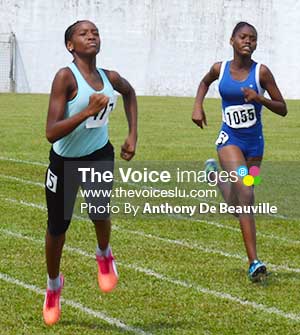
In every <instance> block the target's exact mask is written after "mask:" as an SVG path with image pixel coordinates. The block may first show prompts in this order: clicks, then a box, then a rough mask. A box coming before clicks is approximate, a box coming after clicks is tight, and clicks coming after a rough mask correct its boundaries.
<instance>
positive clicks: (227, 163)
mask: <svg viewBox="0 0 300 335" xmlns="http://www.w3.org/2000/svg"><path fill="white" fill-rule="evenodd" d="M218 156H219V160H220V164H221V166H222V168H223V169H224V170H226V171H228V172H230V171H236V169H237V168H238V167H239V166H240V165H247V161H246V159H245V157H244V154H243V153H242V151H241V149H240V148H239V147H238V146H235V145H228V146H224V147H222V148H221V149H219V150H218ZM258 162H260V161H259V160H256V164H257V163H258ZM225 192H227V193H225V197H227V200H228V201H229V202H230V203H235V204H236V205H239V206H252V205H253V204H254V190H253V187H248V186H245V185H244V184H243V182H242V180H240V179H239V180H238V181H237V182H235V183H232V184H231V188H230V190H229V189H226V190H225ZM238 217H239V222H240V227H241V231H242V235H243V240H244V244H245V247H246V252H247V256H248V259H249V263H251V262H252V261H253V260H255V259H257V253H256V228H255V220H254V216H253V214H251V213H250V214H248V213H242V214H239V216H238Z"/></svg>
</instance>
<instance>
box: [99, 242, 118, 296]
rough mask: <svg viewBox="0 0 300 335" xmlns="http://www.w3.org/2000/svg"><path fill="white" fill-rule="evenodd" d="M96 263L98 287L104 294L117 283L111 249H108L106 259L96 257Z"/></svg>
mask: <svg viewBox="0 0 300 335" xmlns="http://www.w3.org/2000/svg"><path fill="white" fill-rule="evenodd" d="M96 261H97V263H98V284H99V287H100V289H101V291H103V292H105V293H107V292H110V291H112V290H113V289H114V288H115V287H116V286H117V283H118V273H117V267H116V263H115V260H114V257H113V255H112V252H111V249H109V255H108V256H107V257H105V256H98V255H96Z"/></svg>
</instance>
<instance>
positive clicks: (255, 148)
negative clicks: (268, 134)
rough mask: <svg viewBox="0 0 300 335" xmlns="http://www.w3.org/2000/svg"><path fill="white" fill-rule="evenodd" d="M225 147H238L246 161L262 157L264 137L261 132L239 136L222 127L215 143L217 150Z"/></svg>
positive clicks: (239, 134)
mask: <svg viewBox="0 0 300 335" xmlns="http://www.w3.org/2000/svg"><path fill="white" fill-rule="evenodd" d="M226 145H236V146H237V147H239V148H240V149H241V151H242V153H243V154H244V156H245V158H246V159H247V158H251V157H262V156H263V154H264V137H263V133H262V132H258V133H257V132H255V133H254V134H251V133H248V134H241V133H237V132H236V131H235V130H231V129H230V128H229V127H228V126H226V125H225V126H224V125H223V126H222V128H221V130H220V133H219V136H218V138H217V141H216V146H217V150H220V149H221V148H223V147H225V146H226Z"/></svg>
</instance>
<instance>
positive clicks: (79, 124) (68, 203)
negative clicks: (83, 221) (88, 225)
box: [43, 21, 137, 325]
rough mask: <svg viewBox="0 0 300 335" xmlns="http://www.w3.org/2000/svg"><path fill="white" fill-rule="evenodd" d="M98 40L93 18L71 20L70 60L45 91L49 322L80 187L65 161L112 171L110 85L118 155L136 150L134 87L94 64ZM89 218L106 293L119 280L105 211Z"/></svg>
mask: <svg viewBox="0 0 300 335" xmlns="http://www.w3.org/2000/svg"><path fill="white" fill-rule="evenodd" d="M100 44H101V41H100V36H99V32H98V29H97V27H96V26H95V25H94V24H93V23H92V22H90V21H77V22H75V23H74V24H72V25H71V26H70V27H69V28H68V29H67V30H66V32H65V45H66V47H67V49H68V51H69V52H70V53H71V54H72V56H73V58H74V59H73V62H72V63H71V64H70V65H69V66H67V67H65V68H62V69H61V70H59V71H58V72H57V74H56V76H55V78H54V81H53V84H52V89H51V94H50V102H49V109H48V118H47V127H46V136H47V139H48V140H49V142H51V143H53V145H52V148H51V151H50V165H49V167H48V169H47V173H46V183H45V184H46V185H45V186H46V188H45V189H46V199H47V207H48V226H47V232H46V262H47V272H48V282H47V291H46V295H45V302H44V306H43V316H44V321H45V323H46V324H48V325H51V324H54V323H56V322H57V321H58V320H59V318H60V313H61V307H60V295H61V290H62V287H63V281H64V278H63V276H62V275H61V274H60V273H59V268H60V259H61V255H62V249H63V245H64V242H65V234H66V231H67V229H68V227H69V224H70V220H71V217H72V212H73V207H74V202H75V199H76V194H77V191H78V187H79V186H80V185H81V186H82V187H84V185H83V184H82V183H81V182H82V180H80V178H79V179H78V178H77V177H76V176H75V175H74V176H72V175H71V180H70V176H69V174H70V173H69V170H68V169H66V167H67V166H68V165H67V164H68V163H70V164H71V166H72V164H73V163H74V162H75V163H76V164H75V166H76V167H80V166H82V167H83V168H86V165H85V164H91V165H88V166H97V167H99V166H100V168H102V170H103V171H102V172H105V171H107V170H108V172H110V173H111V174H112V173H113V162H114V150H113V147H112V145H111V144H110V142H109V140H108V116H109V113H110V112H111V110H112V109H113V108H114V105H115V96H114V90H115V91H118V92H119V93H120V94H121V95H122V98H123V104H124V109H125V113H126V116H127V120H128V127H129V132H128V136H127V138H126V140H125V143H124V144H123V146H122V147H121V157H122V158H123V159H125V160H127V161H129V160H131V159H132V158H133V156H134V154H135V148H136V141H137V101H136V96H135V92H134V89H133V88H132V86H131V85H130V84H129V83H128V81H127V80H126V79H124V78H122V77H121V76H120V75H119V74H118V73H117V72H115V71H108V70H103V69H100V68H97V67H96V55H97V54H98V53H99V50H100ZM93 164H94V165H93ZM95 164H96V165H95ZM73 168H74V166H73ZM64 169H65V170H64ZM71 170H72V169H71ZM71 170H70V171H71ZM68 178H69V182H68V183H67V181H66V180H67V179H68ZM67 184H68V185H67ZM96 184H97V183H96ZM102 186H103V187H102ZM96 187H97V188H98V189H99V188H106V189H109V190H111V188H112V182H110V183H107V184H106V185H101V184H100V185H99V184H97V185H96ZM109 200H110V199H109V197H108V198H104V199H99V200H98V199H96V203H98V204H100V205H104V206H105V205H109ZM94 201H95V199H94ZM90 218H91V220H92V221H93V223H94V225H95V230H96V236H97V242H98V245H97V249H96V260H97V264H98V283H99V287H100V289H101V290H102V291H104V292H109V291H111V290H112V289H113V288H114V287H115V286H116V284H117V281H118V274H117V271H116V265H115V262H114V258H113V255H112V252H111V248H110V246H109V240H110V232H111V221H110V218H109V213H104V214H103V215H102V216H101V215H100V216H95V217H93V216H92V215H90Z"/></svg>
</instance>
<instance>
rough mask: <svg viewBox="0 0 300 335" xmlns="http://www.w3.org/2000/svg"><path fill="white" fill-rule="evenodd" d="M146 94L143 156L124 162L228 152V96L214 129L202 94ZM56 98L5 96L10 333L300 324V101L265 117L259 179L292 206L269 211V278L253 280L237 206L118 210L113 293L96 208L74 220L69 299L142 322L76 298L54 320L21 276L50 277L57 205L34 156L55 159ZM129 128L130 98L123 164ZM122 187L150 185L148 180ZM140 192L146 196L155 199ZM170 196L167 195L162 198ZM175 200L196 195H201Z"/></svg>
mask: <svg viewBox="0 0 300 335" xmlns="http://www.w3.org/2000/svg"><path fill="white" fill-rule="evenodd" d="M138 102H139V142H138V148H137V154H136V157H135V160H134V161H133V162H130V163H128V164H127V163H126V164H123V163H122V166H125V167H133V168H141V167H143V166H145V167H148V168H149V169H150V168H152V167H158V168H159V169H170V170H171V169H172V168H174V167H176V166H182V167H189V166H194V165H193V164H202V163H203V162H204V161H205V160H206V159H207V158H208V157H216V153H215V147H214V142H215V139H216V137H217V133H218V129H219V127H220V119H221V115H220V101H219V100H214V99H207V100H206V105H205V107H206V113H207V119H208V125H209V126H208V127H207V128H205V129H204V130H201V129H200V128H197V127H196V126H195V125H194V124H193V123H192V122H191V110H192V106H193V99H192V98H172V97H139V98H138ZM47 105H48V96H46V95H13V94H1V95H0V119H1V137H0V145H1V154H0V156H1V159H0V181H1V187H0V213H1V225H0V238H1V243H0V251H1V256H2V257H1V259H0V290H1V299H0V325H1V330H0V334H1V335H2V334H3V335H12V334H16V335H19V334H36V335H41V334H78V335H79V334H86V335H89V334H105V335H106V334H124V333H125V334H127V333H128V334H130V333H131V334H132V333H141V330H143V331H144V332H147V333H151V334H166V335H169V334H180V335H181V334H193V335H194V334H226V335H233V334H261V333H262V332H267V333H269V334H282V335H283V334H295V335H296V334H299V333H300V305H299V298H298V297H299V290H300V260H299V251H300V238H299V230H300V220H299V204H298V199H299V196H298V185H299V151H300V141H299V128H300V121H299V117H298V110H299V107H300V102H299V101H288V109H289V114H288V116H287V117H286V118H281V117H279V116H276V115H274V114H272V113H271V112H269V111H267V110H265V111H264V115H263V122H264V134H265V141H266V145H265V157H264V163H263V166H262V181H263V182H262V185H260V186H259V187H257V189H256V200H257V201H265V202H270V203H272V204H276V205H277V206H278V208H279V214H281V215H282V216H283V217H269V216H265V215H260V216H258V217H257V230H258V235H257V239H258V251H259V255H260V257H261V258H262V259H263V260H265V261H266V263H267V264H269V265H270V266H269V268H270V271H271V272H272V274H271V276H270V277H269V279H268V281H267V283H266V284H265V285H254V284H251V283H250V282H249V281H248V279H247V276H246V270H247V261H246V257H245V250H244V246H243V242H242V238H241V234H240V232H239V227H238V223H237V221H235V220H234V219H233V217H231V216H229V215H213V214H209V215H203V214H202V215H201V214H200V215H197V216H195V217H192V218H189V217H187V216H185V217H184V216H182V217H172V216H170V215H153V216H149V215H148V216H142V215H139V216H138V217H136V218H132V217H129V216H125V215H115V216H114V217H113V225H114V229H113V233H112V241H111V244H112V246H113V250H114V253H115V256H116V258H117V264H118V270H119V273H120V282H119V285H118V288H117V289H116V290H115V292H113V293H111V294H108V295H104V294H102V293H101V292H100V291H99V289H98V287H97V280H96V270H97V269H96V264H95V261H94V260H93V254H94V250H95V234H94V230H93V227H92V224H91V223H89V222H87V220H85V219H84V218H83V219H78V218H75V219H73V221H72V224H71V227H70V229H69V231H68V237H67V243H66V248H65V249H64V254H63V258H62V264H61V270H62V272H63V273H64V275H65V279H66V283H65V288H64V291H63V297H64V298H65V299H66V300H67V302H69V301H71V300H72V301H75V302H77V303H80V304H81V305H82V306H83V307H85V308H89V309H90V310H93V311H98V312H101V313H104V314H105V315H106V316H107V317H108V318H110V320H112V318H115V319H117V320H119V321H122V322H123V323H124V324H126V325H127V326H128V327H133V328H134V329H133V330H132V331H129V330H128V331H126V330H122V329H121V328H120V327H118V326H117V325H113V324H111V323H109V322H107V321H105V320H102V319H101V318H99V317H96V316H92V315H90V314H88V313H87V312H84V311H83V310H82V309H81V310H79V309H76V308H74V307H72V306H70V305H69V304H68V303H67V302H66V303H63V304H62V305H63V310H62V317H61V321H60V322H59V323H58V324H57V325H55V326H53V327H50V328H49V327H46V326H45V325H44V324H43V321H42V315H41V310H42V304H43V295H42V294H39V293H38V292H34V291H32V290H30V287H24V286H22V284H21V282H22V283H25V284H28V285H34V290H36V289H37V288H39V289H41V290H42V291H41V292H43V290H44V288H45V284H46V267H45V256H44V235H45V228H46V210H45V208H43V207H40V208H38V207H33V205H34V204H35V205H42V206H45V198H44V190H43V187H42V186H40V185H38V184H33V183H32V182H35V183H43V181H44V174H45V169H46V166H43V165H42V164H41V165H38V164H36V163H34V162H40V163H43V164H45V165H46V164H47V162H48V154H49V149H50V145H49V143H48V142H47V141H46V139H45V135H44V134H45V130H44V129H45V120H46V113H47ZM126 132H127V128H126V122H125V117H124V113H123V112H122V109H121V102H120V101H119V103H118V107H117V109H116V111H114V112H113V114H112V115H111V118H110V137H111V142H112V143H113V145H114V146H115V150H116V157H117V166H119V164H121V161H120V160H119V158H118V157H119V153H118V152H119V148H120V146H121V145H122V144H123V141H124V139H125V136H126ZM9 159H18V160H20V161H19V162H18V161H16V160H9ZM26 162H27V163H26ZM197 166H201V167H202V165H197ZM25 181H30V182H31V183H25ZM119 185H120V184H118V183H116V186H119ZM174 185H175V184H174V182H173V184H172V185H171V186H174ZM122 186H123V187H124V188H133V189H138V188H139V187H142V186H143V185H141V183H140V184H139V185H136V186H134V187H133V186H132V185H127V186H126V185H122ZM163 186H164V185H163V184H161V183H160V184H158V187H161V188H163ZM184 186H185V187H191V185H184ZM203 187H204V186H203ZM219 199H220V198H219V197H218V198H217V199H214V200H219ZM114 201H116V200H115V199H114V200H113V202H114ZM118 201H126V199H119V200H118ZM127 201H128V199H127ZM135 201H137V202H136V203H139V204H141V203H142V202H143V201H144V199H138V200H135ZM138 201H139V202H138ZM203 201H205V200H203ZM160 202H166V200H165V199H157V200H156V201H155V203H160ZM168 202H170V203H173V204H192V203H197V202H199V199H198V200H195V199H175V200H174V199H173V200H172V199H171V200H170V199H168ZM70 247H73V249H71V248H70ZM74 248H76V249H74ZM83 251H84V253H82V252H83ZM4 276H8V277H4ZM5 278H6V280H5ZM272 311H273V312H272ZM274 311H275V312H274ZM293 318H294V319H293Z"/></svg>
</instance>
